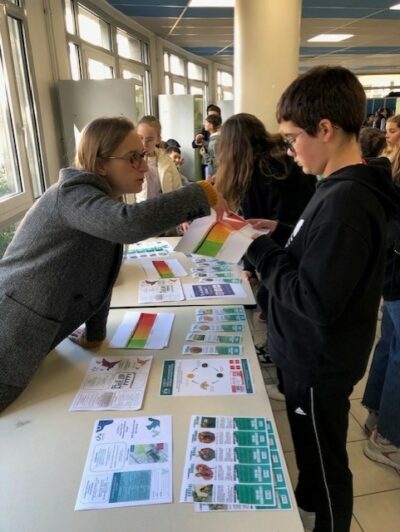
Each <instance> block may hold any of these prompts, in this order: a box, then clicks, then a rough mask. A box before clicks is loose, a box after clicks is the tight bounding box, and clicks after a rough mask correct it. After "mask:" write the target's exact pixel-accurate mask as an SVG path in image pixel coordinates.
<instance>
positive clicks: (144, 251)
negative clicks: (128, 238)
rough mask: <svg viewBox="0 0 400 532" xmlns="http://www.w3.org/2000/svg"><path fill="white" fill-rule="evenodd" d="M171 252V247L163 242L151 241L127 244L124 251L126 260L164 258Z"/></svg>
mask: <svg viewBox="0 0 400 532" xmlns="http://www.w3.org/2000/svg"><path fill="white" fill-rule="evenodd" d="M171 251H172V246H171V245H170V244H169V243H168V242H166V241H165V240H153V241H150V242H149V241H147V240H144V241H143V242H136V244H129V246H128V248H127V249H126V251H125V258H126V259H141V258H146V257H165V256H167V255H169V254H170V253H171Z"/></svg>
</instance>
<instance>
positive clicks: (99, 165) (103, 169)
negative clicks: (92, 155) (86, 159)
mask: <svg viewBox="0 0 400 532" xmlns="http://www.w3.org/2000/svg"><path fill="white" fill-rule="evenodd" d="M96 174H98V175H101V176H103V177H106V175H107V163H105V162H104V161H103V159H97V161H96Z"/></svg>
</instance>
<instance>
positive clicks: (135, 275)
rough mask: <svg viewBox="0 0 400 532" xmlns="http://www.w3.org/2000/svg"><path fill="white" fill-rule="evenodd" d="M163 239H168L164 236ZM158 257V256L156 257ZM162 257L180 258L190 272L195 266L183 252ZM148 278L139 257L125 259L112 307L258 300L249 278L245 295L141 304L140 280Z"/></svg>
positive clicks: (248, 303)
mask: <svg viewBox="0 0 400 532" xmlns="http://www.w3.org/2000/svg"><path fill="white" fill-rule="evenodd" d="M162 240H168V239H167V238H163V239H162ZM154 258H158V257H154ZM159 258H160V259H178V260H179V262H180V263H181V264H182V266H183V267H184V268H185V270H186V271H187V272H188V273H190V269H191V268H193V267H194V266H195V264H194V263H193V261H192V260H191V259H190V258H188V257H186V255H184V254H183V253H180V252H175V251H172V252H171V253H170V254H169V255H168V256H167V257H159ZM235 268H238V277H241V272H240V268H239V267H238V266H235ZM144 279H146V273H145V270H144V269H143V268H142V267H141V265H140V260H139V259H134V260H132V259H126V260H124V261H123V263H122V266H121V270H120V273H119V276H118V278H117V281H116V283H115V285H114V289H113V293H112V298H111V305H110V306H111V308H130V307H139V306H141V307H142V306H143V307H154V306H156V305H157V306H164V307H169V306H172V305H173V306H175V307H187V306H199V305H201V306H204V305H245V306H246V307H254V306H255V305H256V301H255V299H254V295H253V292H252V289H251V286H250V283H249V282H248V281H247V279H243V282H242V287H243V289H244V291H245V293H246V295H245V296H244V297H230V296H226V297H223V298H222V297H221V298H215V299H214V298H213V299H196V300H190V299H189V300H188V299H185V300H183V301H168V302H165V303H148V304H146V305H143V304H140V303H139V301H138V295H139V281H143V280H144ZM180 280H181V282H182V284H183V283H189V284H190V283H196V282H199V279H196V278H195V277H191V276H190V275H188V276H186V277H180Z"/></svg>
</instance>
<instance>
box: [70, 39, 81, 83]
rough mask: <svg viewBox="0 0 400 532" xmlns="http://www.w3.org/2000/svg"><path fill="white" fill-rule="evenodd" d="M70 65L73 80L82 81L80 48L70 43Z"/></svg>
mask: <svg viewBox="0 0 400 532" xmlns="http://www.w3.org/2000/svg"><path fill="white" fill-rule="evenodd" d="M68 51H69V64H70V66H71V75H72V79H74V80H75V81H76V80H77V79H82V76H81V67H80V61H79V46H78V45H77V44H75V43H73V42H70V43H68Z"/></svg>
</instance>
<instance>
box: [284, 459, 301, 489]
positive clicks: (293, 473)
mask: <svg viewBox="0 0 400 532" xmlns="http://www.w3.org/2000/svg"><path fill="white" fill-rule="evenodd" d="M283 454H284V456H285V462H286V466H287V469H288V473H289V477H290V482H291V483H292V486H293V489H294V488H295V487H296V484H297V475H298V470H297V465H296V457H295V455H294V451H290V452H286V453H285V452H284V453H283Z"/></svg>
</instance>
